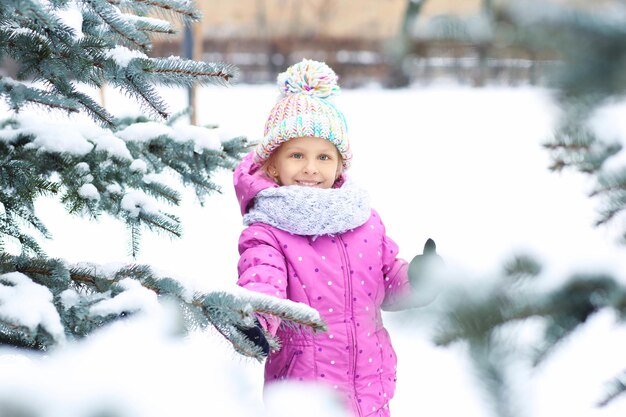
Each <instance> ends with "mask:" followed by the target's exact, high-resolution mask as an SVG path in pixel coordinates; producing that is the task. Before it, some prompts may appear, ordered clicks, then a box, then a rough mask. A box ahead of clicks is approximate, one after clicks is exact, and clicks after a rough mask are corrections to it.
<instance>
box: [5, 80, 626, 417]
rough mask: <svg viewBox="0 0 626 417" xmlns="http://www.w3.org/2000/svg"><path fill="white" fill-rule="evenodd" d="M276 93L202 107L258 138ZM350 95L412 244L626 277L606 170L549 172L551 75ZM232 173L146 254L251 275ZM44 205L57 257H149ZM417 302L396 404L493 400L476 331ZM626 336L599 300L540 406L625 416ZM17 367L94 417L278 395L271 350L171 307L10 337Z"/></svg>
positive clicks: (534, 379)
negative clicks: (595, 177)
mask: <svg viewBox="0 0 626 417" xmlns="http://www.w3.org/2000/svg"><path fill="white" fill-rule="evenodd" d="M164 95H165V99H166V101H168V102H169V103H171V104H172V109H173V110H177V109H180V108H181V107H182V106H184V104H185V100H186V99H185V95H184V92H183V91H181V90H166V91H164ZM106 96H107V103H106V104H107V107H109V108H111V109H113V111H115V109H123V110H124V111H125V112H126V113H127V112H128V111H131V112H133V111H137V110H136V109H135V107H136V106H135V105H134V104H133V103H132V102H129V101H127V100H126V99H125V98H122V97H119V96H117V95H116V94H114V93H113V92H112V91H107V95H106ZM275 98H276V90H275V88H274V87H272V86H245V85H242V86H235V87H232V88H217V87H216V88H206V89H204V90H202V93H201V94H200V122H201V123H218V124H219V125H220V126H221V127H222V128H223V129H225V130H226V131H229V132H232V134H233V135H239V134H243V135H246V136H248V137H249V138H250V139H253V140H254V139H258V138H259V137H260V135H261V134H262V129H263V124H264V121H265V117H266V116H267V113H268V112H269V109H270V108H271V106H272V104H273V102H274V100H275ZM337 104H338V105H339V106H340V107H341V108H342V109H343V110H344V112H345V114H346V117H347V119H348V123H349V128H350V137H351V143H352V146H353V149H354V154H355V159H354V163H353V166H352V168H351V175H352V177H353V178H354V179H355V180H356V181H357V182H358V183H359V184H361V185H363V186H365V187H367V188H368V190H369V191H370V193H371V197H372V200H373V205H374V207H376V209H377V210H378V211H379V212H380V213H381V216H382V218H383V220H384V221H385V224H386V228H387V232H388V234H389V235H390V236H391V237H392V238H393V239H394V240H395V241H396V242H397V243H398V244H399V245H400V248H401V252H400V255H401V256H403V257H405V258H407V259H410V258H411V257H412V256H414V255H415V254H417V253H420V252H421V249H422V246H423V243H424V241H425V240H426V239H427V238H428V237H431V238H433V239H435V241H436V242H437V245H438V250H439V253H440V254H441V255H442V256H443V258H445V259H446V262H447V263H448V264H451V265H454V266H455V267H456V268H459V269H461V270H463V271H465V272H466V278H467V280H468V282H474V281H476V282H479V281H480V280H489V279H491V277H494V276H495V275H496V273H497V271H498V269H499V267H500V266H501V264H502V262H503V261H504V260H505V259H506V258H507V257H508V256H510V255H512V254H514V253H519V252H525V253H530V254H533V255H536V256H538V257H539V259H541V260H542V261H543V263H544V267H545V270H544V274H543V275H544V277H545V279H546V280H547V282H548V284H556V283H558V282H561V281H562V280H564V279H566V278H568V276H569V274H570V273H571V272H574V271H581V270H590V269H593V270H598V269H601V270H605V271H607V272H611V273H613V274H614V275H616V276H617V277H618V278H619V279H621V280H622V281H624V282H626V274H625V273H624V271H626V256H624V254H625V250H626V248H623V247H619V246H618V245H616V244H615V237H616V230H615V229H616V228H615V226H614V227H612V228H611V227H607V228H600V229H595V228H593V227H592V226H591V225H592V223H593V220H594V218H595V212H594V206H595V204H596V202H594V201H593V200H590V199H588V198H587V197H586V193H587V192H588V191H589V189H590V187H591V184H590V183H589V182H588V180H587V179H586V178H584V177H582V176H580V175H576V174H570V173H565V174H554V173H550V172H549V171H548V170H547V166H548V163H549V160H548V155H547V153H546V152H545V151H544V150H543V149H542V148H541V146H540V144H541V143H542V142H544V141H546V140H547V139H548V138H549V137H550V135H551V131H552V129H553V127H554V123H555V120H556V117H557V115H558V111H557V109H556V107H555V106H554V105H553V103H552V102H551V101H550V97H549V95H548V94H547V92H546V91H544V90H541V89H533V88H517V89H508V88H483V89H473V88H467V87H459V86H453V85H441V86H431V87H414V88H411V89H405V90H397V91H385V90H381V89H376V88H370V89H359V90H352V91H344V93H343V94H342V95H341V96H340V97H339V99H338V102H337ZM624 110H625V108H624V106H623V105H622V106H616V107H614V108H612V109H611V110H610V111H607V112H606V113H604V115H603V116H602V117H603V118H602V119H601V123H599V125H600V126H602V128H603V132H605V133H606V134H611V135H618V136H620V137H621V138H622V140H623V141H624V142H626V127H625V126H624V125H623V124H624V122H623V121H621V120H620V119H619V118H618V117H617V116H618V115H619V114H623V113H624ZM621 119H622V120H626V118H624V117H621ZM217 181H218V183H219V184H221V185H222V186H223V192H222V194H217V195H215V196H213V197H211V198H210V199H209V200H208V201H207V204H206V206H205V207H204V208H202V207H200V206H199V205H198V204H196V202H195V201H194V197H193V195H192V194H191V193H187V194H186V199H185V201H184V204H183V206H182V207H181V208H180V209H179V210H176V213H177V214H179V215H180V217H181V218H182V221H183V227H184V229H185V234H184V237H183V238H182V239H180V240H175V241H173V240H170V239H169V238H165V237H162V236H159V235H154V234H150V233H148V232H146V233H145V234H144V240H143V245H142V252H141V254H140V257H139V259H137V262H140V263H147V264H150V265H153V266H154V267H155V268H157V269H158V270H160V271H162V272H163V273H166V274H170V275H173V276H176V277H179V278H180V279H182V280H184V281H186V282H187V283H188V285H191V286H194V287H196V288H198V289H208V288H215V287H228V286H231V285H233V283H234V281H235V280H236V261H237V239H238V237H239V232H240V231H241V229H242V225H241V218H240V214H239V210H238V206H237V202H236V199H235V197H234V192H233V190H232V184H231V174H230V173H229V172H222V173H220V174H219V175H218V177H217ZM37 208H38V210H39V212H40V214H41V217H42V218H43V220H44V223H46V224H47V225H48V226H49V229H50V231H51V232H52V234H53V236H54V239H53V240H52V241H49V242H46V243H45V245H44V246H45V248H46V250H47V251H48V253H49V255H51V256H54V257H62V258H65V259H66V260H68V261H69V262H79V261H91V262H97V263H111V262H115V263H117V262H131V261H132V260H131V259H130V258H129V257H128V254H127V253H128V244H127V241H128V236H127V233H126V230H125V229H124V226H123V225H122V224H119V223H117V222H115V221H114V220H111V219H108V218H104V217H103V218H102V219H100V221H99V222H96V223H94V222H89V221H87V220H85V219H80V218H75V217H68V216H66V215H65V214H64V211H63V208H62V207H61V206H60V205H59V204H57V203H55V202H52V201H49V200H46V201H41V202H39V204H38V207H37ZM414 318H415V320H414V321H413V322H410V321H406V320H401V319H400V315H398V314H395V313H389V314H387V315H386V316H385V320H386V323H387V325H388V327H389V328H390V332H391V335H392V339H393V341H394V343H395V346H396V350H397V353H398V356H399V367H398V391H397V394H396V398H395V399H394V400H393V401H392V403H391V408H392V413H393V416H394V417H409V416H449V415H465V416H473V417H479V416H481V417H482V416H487V415H488V412H487V410H488V408H486V406H485V397H484V396H483V394H482V392H481V391H480V386H479V384H478V383H477V382H476V381H475V380H474V379H473V376H472V373H471V371H470V370H469V367H468V363H467V360H466V358H465V356H464V355H463V354H462V353H463V347H462V346H453V347H452V348H447V349H441V348H436V347H434V346H433V345H432V343H430V341H429V340H428V338H427V337H426V336H425V335H424V331H423V329H422V328H420V325H419V312H416V315H415V316H414ZM150 323H152V324H150ZM624 351H626V330H624V328H623V327H622V328H620V327H618V326H617V325H616V324H615V320H614V318H613V317H611V316H610V315H609V314H603V315H599V316H598V317H596V318H595V319H593V320H592V321H591V323H590V324H589V325H588V326H587V327H586V328H585V329H584V330H583V331H582V332H580V333H579V334H576V335H575V337H574V338H573V339H572V340H571V341H570V342H568V343H566V344H564V345H563V346H562V347H561V348H560V351H559V352H558V354H557V355H556V356H555V357H554V359H552V360H550V361H548V362H547V363H546V364H545V365H544V366H543V367H542V368H540V369H539V370H537V371H536V372H535V373H534V374H532V375H530V376H528V378H526V379H525V380H524V381H525V383H524V384H523V386H522V387H521V390H522V392H523V394H524V397H523V403H524V407H525V409H526V411H527V412H528V414H527V415H529V416H533V417H548V416H553V415H570V416H577V417H578V416H580V417H613V416H615V417H617V416H619V417H622V416H623V415H624V414H625V413H626V398H622V399H620V400H618V401H615V402H614V403H613V404H612V405H611V406H609V407H607V408H604V409H598V408H595V407H594V402H595V401H597V400H598V399H599V398H600V396H601V392H602V389H603V385H602V384H603V382H604V381H606V380H608V379H609V378H611V377H613V376H615V375H616V374H617V373H619V372H620V371H622V370H623V369H626V358H625V357H624V355H623V352H624ZM86 369H89V372H86V371H85V370H86ZM0 370H1V371H0V392H2V391H3V390H5V389H9V386H10V387H11V388H10V389H12V390H14V392H15V393H16V395H18V396H19V395H24V396H27V397H35V398H38V399H39V400H40V401H42V402H43V401H48V403H42V404H48V406H49V407H48V408H49V409H55V408H54V407H57V408H56V409H57V410H62V411H59V414H58V415H65V416H68V415H76V416H78V415H81V414H80V410H81V408H80V407H86V408H85V409H91V410H93V409H94V408H93V407H95V406H94V404H101V405H102V406H101V408H103V409H106V407H111V404H125V405H127V406H128V407H127V408H124V409H128V410H134V411H127V413H128V414H127V415H137V416H144V415H145V416H151V417H152V416H169V415H189V416H191V415H206V414H207V412H211V413H213V412H215V413H214V414H212V415H220V416H239V415H251V411H250V410H256V409H257V408H260V407H261V388H262V381H261V374H262V366H261V365H260V364H257V363H253V362H251V361H249V360H246V359H243V358H240V357H238V356H237V355H236V354H235V353H233V352H232V351H231V350H230V349H229V347H228V345H227V344H226V343H225V342H224V341H222V340H221V339H220V338H219V336H217V335H215V334H214V333H211V332H208V333H206V334H194V335H192V336H191V337H189V338H187V339H185V340H184V341H179V340H178V339H173V338H171V337H170V336H167V335H165V336H164V335H163V328H162V327H156V326H154V323H153V322H140V323H135V324H133V323H132V322H129V323H128V324H123V325H120V326H117V327H115V328H113V329H109V330H107V331H105V332H103V333H102V334H100V335H98V336H96V337H94V338H93V339H92V340H90V341H89V342H88V343H85V344H81V345H80V346H72V347H70V348H68V349H64V350H62V351H60V352H57V353H52V354H51V355H50V356H49V357H47V358H45V359H40V358H36V357H35V358H31V357H27V356H23V355H21V354H17V353H15V352H12V351H7V350H0ZM59 375H62V376H59ZM33 381H37V382H36V383H35V382H33ZM22 386H23V387H24V388H20V387H22ZM29 386H30V387H31V388H26V387H29ZM15 387H18V388H15ZM33 387H34V388H33ZM98 392H104V393H105V395H104V396H102V395H99V396H98V395H97V394H96V393H98ZM294 395H295V394H293V393H289V394H287V396H288V397H289V398H292V399H293V398H294ZM311 398H316V399H317V398H320V397H317V396H312V395H308V396H306V397H296V403H297V404H298V403H299V404H300V407H299V409H303V408H304V409H307V407H302V406H301V404H302V403H304V402H305V401H307V400H309V401H311ZM224 399H226V400H224ZM292 403H293V402H292ZM59 404H61V405H59ZM209 404H210V405H209ZM235 404H237V405H235ZM2 406H3V404H2V403H0V415H1V411H2V410H3V409H2ZM5 406H6V405H5ZM6 407H8V406H6ZM59 407H65V408H59ZM72 407H74V408H72ZM89 407H92V408H89ZM329 407H330V408H329V410H330V409H331V408H332V407H331V406H330V405H329ZM5 409H8V408H5ZM76 410H79V411H76ZM73 413H75V414H73ZM268 414H269V415H271V416H273V417H276V416H279V415H280V414H279V412H278V411H270V412H268ZM293 414H295V412H294V413H292V414H291V415H293ZM299 414H300V415H303V414H302V412H299ZM331 414H332V411H328V412H327V413H326V414H325V415H329V416H330V415H331ZM49 415H57V414H49ZM82 415H87V414H85V413H83V414H82ZM124 415H126V414H124ZM255 415H261V414H255ZM285 415H288V414H285ZM317 415H320V413H319V410H318V413H317Z"/></svg>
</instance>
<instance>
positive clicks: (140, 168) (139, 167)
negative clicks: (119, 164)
mask: <svg viewBox="0 0 626 417" xmlns="http://www.w3.org/2000/svg"><path fill="white" fill-rule="evenodd" d="M128 169H130V170H131V171H135V172H141V173H142V174H145V173H146V172H148V165H147V164H146V162H145V161H144V160H143V159H135V160H134V161H133V162H131V164H130V166H129V167H128Z"/></svg>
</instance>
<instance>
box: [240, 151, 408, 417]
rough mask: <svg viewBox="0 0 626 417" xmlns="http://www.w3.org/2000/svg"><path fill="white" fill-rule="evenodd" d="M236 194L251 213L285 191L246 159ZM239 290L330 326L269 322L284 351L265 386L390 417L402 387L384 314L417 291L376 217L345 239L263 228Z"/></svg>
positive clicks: (274, 358)
mask: <svg viewBox="0 0 626 417" xmlns="http://www.w3.org/2000/svg"><path fill="white" fill-rule="evenodd" d="M234 182H235V190H236V193H237V197H238V200H239V203H240V206H241V212H242V214H245V213H246V211H247V210H248V209H249V208H250V206H251V205H252V204H253V203H254V201H253V199H254V196H255V195H256V194H257V193H258V192H259V191H261V190H263V189H265V188H268V187H277V186H278V185H276V184H275V183H274V182H272V181H271V180H270V179H269V178H267V177H266V176H265V175H263V174H262V173H261V172H260V170H259V167H258V166H257V165H256V164H253V162H252V159H251V155H248V156H246V157H245V158H244V159H243V161H242V162H241V163H240V164H239V166H238V167H237V168H236V170H235V174H234ZM239 253H240V255H241V258H240V260H239V264H238V271H239V280H238V282H237V283H238V285H240V286H242V287H245V288H247V289H250V290H253V291H258V292H261V293H264V294H270V295H273V296H276V297H279V298H284V299H289V300H292V301H296V302H301V303H305V304H307V305H309V306H311V307H313V308H314V309H316V310H317V311H319V313H320V314H321V316H322V318H323V319H324V321H325V322H326V324H327V325H328V331H327V332H322V333H313V332H306V331H305V332H303V331H301V330H300V331H298V330H293V329H292V328H290V327H289V326H279V323H278V322H277V320H274V321H272V320H267V321H265V320H264V321H263V325H264V326H265V327H266V329H267V330H268V331H270V332H271V333H272V334H274V335H276V336H277V337H278V338H279V340H280V342H281V345H282V347H281V349H280V350H279V351H278V352H273V353H271V354H270V355H269V357H268V359H267V361H266V364H265V382H266V384H267V383H271V382H272V381H277V380H282V379H295V380H301V381H311V380H313V381H317V382H323V383H326V384H328V385H329V386H330V387H332V388H334V389H337V390H338V391H340V392H341V393H342V394H343V396H344V398H345V399H346V401H347V405H348V406H349V407H351V408H352V409H353V411H354V414H355V416H359V417H360V416H388V415H389V411H388V402H389V400H390V399H391V398H392V397H393V394H394V391H395V384H396V354H395V352H394V350H393V347H392V346H391V341H390V338H389V334H388V333H387V331H386V330H385V328H384V327H383V322H382V318H381V308H385V309H388V308H390V309H392V308H393V304H394V301H396V300H399V299H401V298H402V297H404V296H406V294H407V293H408V292H409V291H410V289H409V281H408V276H407V270H408V265H407V262H406V261H404V260H402V259H400V258H397V257H396V255H397V253H398V247H397V245H396V244H395V243H394V242H393V241H392V240H391V239H389V238H388V237H387V236H386V235H385V227H384V225H383V223H382V222H381V219H380V217H379V216H378V214H377V213H376V212H375V211H373V210H372V213H371V216H370V218H369V220H367V222H366V223H365V224H363V225H361V226H359V227H357V228H356V229H354V230H352V231H348V232H345V233H343V234H339V235H323V236H318V237H316V238H315V239H313V238H311V237H307V236H300V235H294V234H291V233H289V232H286V231H283V230H280V229H278V228H275V227H272V226H270V225H267V224H263V223H254V224H252V225H250V226H248V227H247V228H246V229H245V230H244V231H243V232H242V234H241V237H240V239H239Z"/></svg>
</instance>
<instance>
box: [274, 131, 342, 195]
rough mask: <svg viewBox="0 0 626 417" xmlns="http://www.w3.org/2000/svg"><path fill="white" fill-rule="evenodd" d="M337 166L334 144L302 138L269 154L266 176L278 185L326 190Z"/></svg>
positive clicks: (339, 164) (336, 152)
mask: <svg viewBox="0 0 626 417" xmlns="http://www.w3.org/2000/svg"><path fill="white" fill-rule="evenodd" d="M341 167H342V162H341V157H340V155H339V151H338V150H337V148H336V147H335V145H333V144H332V143H331V142H329V141H328V140H326V139H322V138H316V137H302V138H295V139H291V140H288V141H287V142H285V143H283V144H282V145H280V147H278V149H276V150H275V151H274V152H273V153H272V156H271V158H270V160H269V162H268V165H267V173H268V174H269V175H270V176H271V177H272V178H274V179H275V180H276V182H277V183H278V184H280V185H301V186H305V187H317V188H330V187H332V186H333V184H334V183H335V181H336V180H337V178H339V175H340V174H341Z"/></svg>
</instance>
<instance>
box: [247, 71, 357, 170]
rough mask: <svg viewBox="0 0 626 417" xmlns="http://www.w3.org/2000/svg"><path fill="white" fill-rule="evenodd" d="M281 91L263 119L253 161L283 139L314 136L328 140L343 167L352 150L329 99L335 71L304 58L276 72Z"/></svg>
mask: <svg viewBox="0 0 626 417" xmlns="http://www.w3.org/2000/svg"><path fill="white" fill-rule="evenodd" d="M277 83H278V88H279V89H280V92H281V95H280V97H279V99H278V103H276V105H275V106H274V107H273V108H272V111H271V112H270V115H269V117H268V119H267V122H266V123H265V133H264V138H263V140H262V141H261V142H260V143H259V144H258V145H257V147H256V150H255V154H254V161H255V162H256V163H259V164H261V163H263V162H265V161H266V160H267V159H268V158H269V157H270V155H271V154H272V152H273V151H274V150H275V149H276V148H278V147H279V146H280V145H281V144H282V143H283V142H286V141H288V140H290V139H293V138H299V137H307V136H310V137H318V138H323V139H327V140H329V141H330V142H332V143H333V144H334V145H335V146H336V147H337V149H338V150H339V153H340V154H341V157H342V158H343V167H344V169H346V168H348V166H349V165H350V160H351V159H352V153H351V152H350V144H349V143H348V127H347V125H346V119H345V117H344V115H343V113H341V111H339V110H338V109H337V108H336V107H335V106H334V105H333V104H332V103H331V102H330V98H331V97H332V96H334V95H336V94H338V93H339V85H338V84H337V75H336V74H335V72H334V71H333V70H332V69H331V68H330V67H329V66H328V65H326V64H325V63H323V62H318V61H312V60H308V59H304V60H302V61H301V62H299V63H297V64H295V65H292V66H291V67H289V68H288V69H287V71H285V72H283V73H281V74H279V75H278V79H277Z"/></svg>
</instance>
